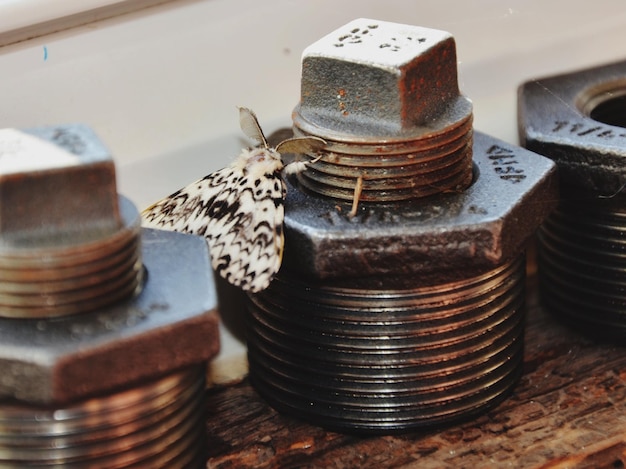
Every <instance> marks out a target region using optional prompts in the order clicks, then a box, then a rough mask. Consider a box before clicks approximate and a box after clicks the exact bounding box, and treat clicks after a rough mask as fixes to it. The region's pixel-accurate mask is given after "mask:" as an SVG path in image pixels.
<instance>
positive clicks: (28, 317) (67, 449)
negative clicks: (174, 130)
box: [0, 125, 219, 468]
mask: <svg viewBox="0 0 626 469" xmlns="http://www.w3.org/2000/svg"><path fill="white" fill-rule="evenodd" d="M0 156H1V157H0V193H1V194H2V197H1V200H0V375H2V379H1V380H0V466H2V467H24V466H28V467H52V466H54V467H60V466H63V467H76V468H78V467H80V468H86V467H94V468H96V467H97V468H101V467H107V468H123V467H140V466H141V467H168V468H178V467H180V468H182V467H200V466H201V465H202V460H203V452H202V449H203V448H202V443H203V439H204V438H203V423H204V421H203V420H204V419H203V412H202V409H203V408H204V384H205V375H206V362H207V361H208V360H209V358H211V357H212V356H213V355H215V354H216V353H217V349H218V347H219V342H218V339H217V318H216V316H215V312H214V309H215V304H216V298H215V292H214V291H212V290H211V289H210V288H207V287H208V286H209V285H211V281H212V277H211V269H210V264H209V258H208V250H207V246H206V243H205V241H204V240H202V239H200V238H196V237H193V236H189V235H183V234H180V233H168V232H160V231H157V230H147V229H144V230H142V229H141V228H140V218H139V213H138V211H137V210H136V209H135V207H134V206H133V205H132V203H131V202H130V201H128V200H127V199H125V198H123V197H120V196H118V194H117V191H116V185H115V167H114V165H113V160H112V158H111V156H110V155H109V153H108V152H107V151H106V149H105V148H104V146H103V145H102V144H101V143H100V142H99V140H98V139H97V138H96V137H95V135H94V134H93V132H91V130H90V129H88V128H86V127H85V126H81V125H70V126H59V127H48V128H40V129H34V130H29V131H26V132H18V131H15V130H0ZM144 272H145V273H146V274H145V275H144ZM172 278H176V279H177V281H178V282H180V284H179V283H177V282H172V281H171V279H172Z"/></svg>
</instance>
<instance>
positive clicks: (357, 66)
mask: <svg viewBox="0 0 626 469" xmlns="http://www.w3.org/2000/svg"><path fill="white" fill-rule="evenodd" d="M301 87H302V88H301V103H300V105H299V107H298V108H297V119H302V121H303V122H302V123H300V122H298V121H297V122H296V125H297V126H302V128H303V129H305V130H307V128H308V127H312V128H319V129H318V132H312V133H314V134H315V135H318V134H319V135H320V136H321V137H324V136H325V131H329V132H332V133H348V134H358V135H363V136H368V137H371V136H382V135H407V134H416V133H420V132H421V133H424V132H425V129H422V127H426V128H429V129H431V130H432V129H433V128H437V127H442V126H445V125H447V124H448V123H449V122H450V121H452V120H458V119H459V118H467V114H468V113H469V114H470V115H471V103H470V101H469V100H467V99H466V98H464V97H462V96H460V94H459V88H458V84H457V68H456V49H455V42H454V39H453V37H452V36H451V35H450V34H449V33H447V32H445V31H438V30H435V29H427V28H421V27H417V26H408V25H401V24H396V23H389V22H385V21H378V20H370V19H363V18H362V19H357V20H354V21H352V22H350V23H348V24H346V25H345V26H342V27H341V28H339V29H337V30H336V31H334V32H332V33H330V34H329V35H327V36H325V37H324V38H322V39H320V40H319V41H317V42H315V43H314V44H312V45H311V46H309V47H307V48H306V49H305V51H304V53H303V58H302V85H301ZM444 114H445V116H444ZM442 117H443V118H444V119H445V121H446V122H445V123H443V125H442V123H441V122H439V120H441V119H442ZM321 129H323V130H321Z"/></svg>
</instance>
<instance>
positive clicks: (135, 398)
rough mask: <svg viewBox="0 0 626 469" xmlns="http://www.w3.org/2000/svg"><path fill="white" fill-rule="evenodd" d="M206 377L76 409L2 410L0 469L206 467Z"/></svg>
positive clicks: (200, 374)
mask: <svg viewBox="0 0 626 469" xmlns="http://www.w3.org/2000/svg"><path fill="white" fill-rule="evenodd" d="M204 386H205V371H204V368H203V367H201V366H198V367H194V368H191V369H187V370H184V371H179V372H176V373H172V374H169V375H167V376H165V377H161V378H159V379H157V380H154V381H150V382H147V383H143V384H141V385H140V386H137V387H133V388H128V389H126V390H123V391H120V392H117V393H114V394H111V395H109V396H105V397H97V398H92V399H88V400H84V401H81V402H78V403H72V404H69V405H67V406H65V407H55V408H51V407H41V406H32V405H29V404H24V403H12V402H5V403H3V405H2V406H0V466H2V467H7V468H8V467H61V466H62V467H64V468H81V469H84V468H98V469H100V468H105V467H106V468H108V469H115V468H128V467H167V468H183V467H185V468H187V467H201V465H202V461H203V457H202V456H203V455H202V449H201V448H202V445H203V443H204V441H203V438H202V437H203V424H204V418H203V417H204V412H203V410H204V409H203V408H204Z"/></svg>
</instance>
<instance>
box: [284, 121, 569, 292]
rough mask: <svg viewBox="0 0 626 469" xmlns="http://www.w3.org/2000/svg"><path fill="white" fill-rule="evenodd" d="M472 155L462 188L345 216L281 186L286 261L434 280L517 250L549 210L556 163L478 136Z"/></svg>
mask: <svg viewBox="0 0 626 469" xmlns="http://www.w3.org/2000/svg"><path fill="white" fill-rule="evenodd" d="M473 153H474V164H475V180H474V182H473V184H472V185H471V186H470V187H469V188H468V189H466V190H465V191H463V192H460V193H448V194H441V195H440V196H438V197H437V199H436V200H435V199H426V200H424V201H413V202H411V203H407V204H406V205H390V206H385V205H380V206H376V205H374V206H370V207H368V209H367V210H366V211H365V212H364V213H362V214H359V215H357V216H356V217H354V218H352V219H350V218H348V217H347V216H346V214H345V211H344V210H343V209H341V206H338V205H337V204H336V203H335V202H333V201H332V200H329V199H325V198H319V197H310V196H307V195H305V194H303V193H302V192H300V191H297V190H295V189H292V190H289V191H288V196H287V200H286V208H285V236H286V243H285V245H286V250H288V251H289V252H287V251H286V253H285V256H284V259H285V260H284V264H285V267H287V268H289V270H292V271H296V272H300V273H302V274H304V275H307V276H312V277H314V278H317V279H342V278H348V279H350V278H354V277H367V276H380V275H383V276H385V275H389V274H390V273H392V272H393V273H394V275H398V274H400V275H403V276H406V277H407V279H408V280H410V282H413V283H415V281H416V277H415V275H420V276H423V277H424V278H426V279H428V281H429V283H432V282H433V281H434V282H435V283H436V282H437V281H442V280H441V277H439V276H438V275H441V274H442V273H444V272H445V275H446V278H447V279H450V275H459V276H461V277H468V276H470V275H472V272H476V271H481V270H486V269H492V268H493V267H494V266H496V265H499V264H501V263H503V262H504V261H507V260H509V259H511V258H512V257H514V256H516V255H518V254H519V253H520V251H521V250H522V249H523V246H524V244H525V242H526V241H527V239H528V238H529V237H530V236H531V234H532V233H533V232H534V231H535V229H536V228H537V227H538V226H539V224H540V223H541V222H542V220H543V219H544V218H545V217H546V216H547V214H548V213H550V211H551V210H552V209H553V208H554V205H555V203H556V200H557V189H558V188H557V182H556V177H555V165H554V163H553V162H552V161H550V160H549V159H547V158H543V157H541V156H539V155H536V154H534V153H531V152H529V151H527V150H524V149H522V148H519V147H517V146H513V145H509V144H507V143H505V142H502V141H500V140H497V139H495V138H492V137H489V136H487V135H484V134H481V133H475V136H474V151H473ZM398 259H402V260H403V261H402V263H398ZM390 267H393V271H392V270H391V269H390Z"/></svg>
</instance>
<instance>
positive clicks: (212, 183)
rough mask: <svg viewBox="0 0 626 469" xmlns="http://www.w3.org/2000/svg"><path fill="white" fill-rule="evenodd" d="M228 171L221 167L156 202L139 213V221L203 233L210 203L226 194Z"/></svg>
mask: <svg viewBox="0 0 626 469" xmlns="http://www.w3.org/2000/svg"><path fill="white" fill-rule="evenodd" d="M230 173H231V171H230V170H229V168H224V169H221V170H219V171H216V172H214V173H211V174H209V175H208V176H206V177H204V178H202V179H200V180H198V181H195V182H193V183H191V184H189V185H187V186H185V187H183V188H182V189H179V190H177V191H176V192H174V193H173V194H171V195H169V196H168V197H165V198H164V199H161V200H159V201H158V202H155V203H154V204H152V205H151V206H149V207H148V208H146V209H145V210H143V212H142V213H141V217H142V225H143V226H147V227H150V228H158V229H162V230H169V231H179V232H181V233H190V234H196V235H201V236H204V235H205V234H206V232H207V231H208V230H209V226H210V225H211V220H210V217H209V216H208V213H209V211H210V207H211V206H212V205H215V204H217V203H219V202H220V200H224V199H225V198H227V195H228V191H227V188H228V186H229V185H230V184H231V181H230V178H229V174H230Z"/></svg>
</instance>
